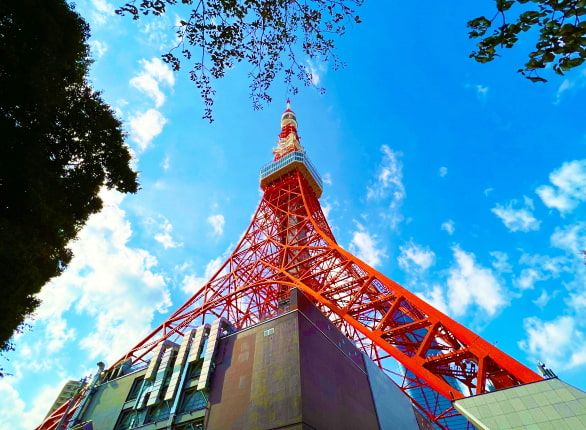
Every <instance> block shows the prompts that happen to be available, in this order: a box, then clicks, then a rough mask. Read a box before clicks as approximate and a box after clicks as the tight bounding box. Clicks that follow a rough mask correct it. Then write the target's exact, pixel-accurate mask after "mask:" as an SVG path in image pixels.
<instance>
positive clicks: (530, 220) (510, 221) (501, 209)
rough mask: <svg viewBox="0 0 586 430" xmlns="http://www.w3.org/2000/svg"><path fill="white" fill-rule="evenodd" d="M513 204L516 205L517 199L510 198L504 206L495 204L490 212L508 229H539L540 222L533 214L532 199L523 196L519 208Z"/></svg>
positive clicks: (525, 230)
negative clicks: (522, 201)
mask: <svg viewBox="0 0 586 430" xmlns="http://www.w3.org/2000/svg"><path fill="white" fill-rule="evenodd" d="M514 206H518V202H517V200H511V201H510V202H509V203H507V205H506V206H503V205H500V204H497V205H496V207H494V208H492V209H491V212H492V213H494V214H495V215H496V216H497V217H499V218H500V219H501V221H502V222H503V224H504V225H505V227H507V229H508V230H509V231H513V232H515V231H524V232H527V231H535V230H539V225H540V223H541V222H540V221H539V220H537V219H536V218H535V216H533V213H532V210H533V201H532V200H531V199H530V198H527V197H525V198H524V203H523V205H522V207H521V208H518V209H517V208H515V207H514Z"/></svg>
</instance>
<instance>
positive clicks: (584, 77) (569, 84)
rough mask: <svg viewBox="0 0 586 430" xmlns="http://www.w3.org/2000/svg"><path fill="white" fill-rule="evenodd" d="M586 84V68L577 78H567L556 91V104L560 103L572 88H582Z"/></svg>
mask: <svg viewBox="0 0 586 430" xmlns="http://www.w3.org/2000/svg"><path fill="white" fill-rule="evenodd" d="M585 86H586V70H582V72H581V73H579V74H578V75H576V78H575V79H569V78H565V79H564V80H563V81H562V83H561V84H560V86H559V87H558V89H557V91H556V93H555V100H554V102H553V103H554V104H556V105H557V104H559V103H560V102H561V101H562V98H563V97H564V96H565V95H566V93H568V92H569V91H570V90H577V89H582V88H584V87H585Z"/></svg>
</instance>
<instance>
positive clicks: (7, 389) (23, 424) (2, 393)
mask: <svg viewBox="0 0 586 430" xmlns="http://www.w3.org/2000/svg"><path fill="white" fill-rule="evenodd" d="M10 382H11V381H10V378H9V377H5V378H2V379H0V399H2V402H1V403H0V422H1V423H2V426H3V427H4V428H7V429H11V430H28V429H32V428H35V427H36V426H38V425H39V424H40V423H41V422H42V421H43V419H44V418H45V415H46V414H47V412H49V408H50V407H51V405H52V404H53V402H54V401H55V399H56V398H57V395H58V394H59V392H60V391H61V388H63V385H64V384H65V382H66V380H63V381H61V382H60V383H59V384H49V385H45V386H43V387H42V388H41V389H40V390H39V391H38V393H37V395H36V396H35V397H34V399H31V402H30V404H29V406H28V407H27V405H26V404H25V402H24V401H23V400H22V398H21V397H20V395H19V393H18V391H16V389H15V388H14V387H13V386H12V385H11V384H10Z"/></svg>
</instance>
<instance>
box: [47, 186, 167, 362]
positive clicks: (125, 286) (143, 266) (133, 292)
mask: <svg viewBox="0 0 586 430" xmlns="http://www.w3.org/2000/svg"><path fill="white" fill-rule="evenodd" d="M100 196H101V197H102V199H103V200H104V209H103V210H102V212H100V213H98V214H95V215H92V216H91V217H90V219H89V220H88V222H87V224H86V225H85V227H84V228H83V229H82V230H81V231H80V233H79V235H78V239H77V240H76V241H74V242H72V244H71V248H72V251H73V254H74V258H73V259H72V261H71V263H70V265H69V267H68V269H67V270H66V271H65V273H63V274H62V275H61V276H60V277H58V278H56V279H54V280H53V281H51V282H50V283H49V284H47V285H46V286H45V287H43V289H42V290H41V292H40V293H39V298H40V299H41V301H42V304H41V305H40V307H39V308H38V310H37V312H36V321H35V324H39V323H40V324H45V326H46V327H50V326H52V325H53V324H54V323H55V322H57V323H58V324H59V325H60V326H61V329H62V331H63V330H65V326H64V325H63V323H62V322H61V320H64V321H66V322H68V320H67V317H66V312H67V311H69V310H70V308H71V307H72V306H75V311H76V313H77V314H80V315H82V317H83V318H84V319H85V320H86V321H87V322H88V324H89V325H90V326H91V328H90V329H89V331H88V330H86V331H85V332H83V333H82V332H78V333H77V337H78V338H80V339H81V340H80V342H79V344H80V346H81V348H82V349H85V350H87V353H88V356H89V358H91V359H95V358H99V359H101V360H103V361H106V362H110V363H111V362H112V361H113V360H115V359H117V358H119V356H121V355H122V354H123V353H124V352H126V351H127V350H128V349H129V348H131V347H132V346H133V344H134V343H135V342H137V341H138V340H139V339H140V337H142V336H144V335H146V334H147V333H148V332H149V331H150V324H151V322H152V321H153V318H154V316H155V314H157V313H164V312H166V311H167V309H168V307H169V305H170V304H171V300H170V295H169V291H168V288H167V286H166V284H165V280H164V278H163V276H162V275H160V274H157V273H156V272H154V269H155V268H156V265H157V260H156V258H155V257H154V256H152V255H151V254H150V253H149V252H148V251H146V250H143V249H139V248H131V247H129V246H128V242H129V240H130V238H131V236H132V228H131V225H130V223H129V222H128V221H127V220H126V214H125V212H124V211H123V210H122V209H121V208H120V206H119V205H120V203H121V202H122V200H123V195H122V194H120V193H118V192H115V191H107V190H103V191H101V193H100ZM78 317H79V316H78ZM49 334H50V333H49ZM55 339H56V340H57V342H59V341H61V340H62V337H61V338H60V337H59V336H56V337H55Z"/></svg>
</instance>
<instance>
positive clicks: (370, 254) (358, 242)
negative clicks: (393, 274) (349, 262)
mask: <svg viewBox="0 0 586 430" xmlns="http://www.w3.org/2000/svg"><path fill="white" fill-rule="evenodd" d="M349 248H350V252H352V253H353V254H355V255H356V256H357V257H358V258H360V259H361V260H363V261H364V262H366V263H367V264H369V265H371V266H372V267H376V266H378V265H380V264H381V262H382V259H383V258H385V257H386V254H385V250H384V248H382V247H381V246H380V245H379V243H378V240H377V238H376V236H375V235H371V234H370V233H369V232H368V231H366V229H365V228H364V226H362V225H361V224H357V230H355V231H354V233H353V234H352V241H351V242H350V247H349Z"/></svg>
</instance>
